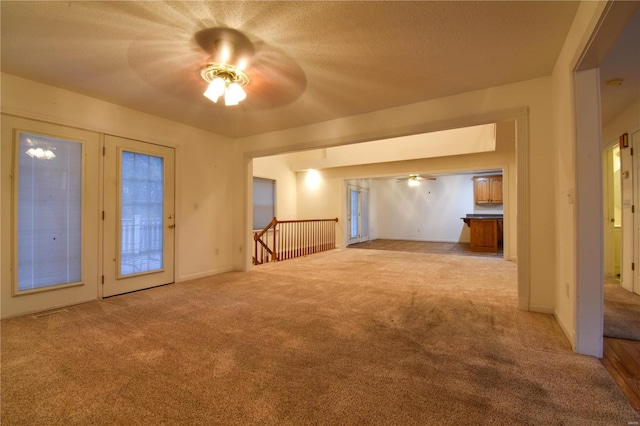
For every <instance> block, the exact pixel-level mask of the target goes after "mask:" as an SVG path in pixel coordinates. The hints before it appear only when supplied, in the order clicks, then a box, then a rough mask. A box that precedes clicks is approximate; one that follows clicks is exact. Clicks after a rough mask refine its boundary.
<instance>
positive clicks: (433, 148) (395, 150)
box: [292, 123, 496, 171]
mask: <svg viewBox="0 0 640 426" xmlns="http://www.w3.org/2000/svg"><path fill="white" fill-rule="evenodd" d="M495 127H496V125H495V124H494V123H490V124H483V125H480V126H470V127H462V128H459V129H449V130H444V131H441V132H432V133H421V134H417V135H409V136H402V137H398V138H390V139H386V140H374V141H371V142H362V143H359V144H355V145H344V146H337V147H331V148H324V149H321V150H314V151H310V152H305V153H304V154H303V155H300V154H296V156H294V162H293V163H292V167H293V170H295V171H302V170H306V169H326V168H331V167H344V166H353V165H356V164H371V163H382V162H387V161H402V160H412V159H414V158H431V157H447V156H451V155H463V154H473V153H477V152H489V151H493V150H494V149H495V147H496V128H495Z"/></svg>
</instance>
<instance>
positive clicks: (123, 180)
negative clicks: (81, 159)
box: [102, 136, 175, 297]
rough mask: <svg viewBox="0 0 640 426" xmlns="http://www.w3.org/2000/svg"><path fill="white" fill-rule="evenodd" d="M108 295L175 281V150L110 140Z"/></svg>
mask: <svg viewBox="0 0 640 426" xmlns="http://www.w3.org/2000/svg"><path fill="white" fill-rule="evenodd" d="M104 146H105V148H104V157H105V158H104V167H105V169H104V170H105V173H104V185H105V189H104V210H103V220H104V227H103V235H104V250H103V265H104V266H103V268H104V269H103V271H104V272H103V273H104V275H103V276H102V280H103V296H104V297H107V296H113V295H117V294H122V293H128V292H131V291H136V290H142V289H146V288H150V287H155V286H159V285H163V284H169V283H172V282H174V251H175V248H174V243H175V237H174V228H175V216H174V215H175V213H174V173H175V171H174V149H173V148H168V147H164V146H158V145H153V144H149V143H144V142H139V141H134V140H130V139H124V138H119V137H115V136H105V145H104Z"/></svg>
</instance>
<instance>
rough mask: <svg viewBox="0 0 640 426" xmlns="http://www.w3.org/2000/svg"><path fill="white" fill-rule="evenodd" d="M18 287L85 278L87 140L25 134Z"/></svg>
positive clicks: (21, 155) (20, 181) (21, 148)
mask: <svg viewBox="0 0 640 426" xmlns="http://www.w3.org/2000/svg"><path fill="white" fill-rule="evenodd" d="M18 150H19V157H18V197H17V198H18V249H17V253H18V291H25V290H33V289H37V288H43V287H50V286H55V285H60V284H69V283H74V282H79V281H81V277H82V269H81V264H82V259H81V251H82V247H81V245H82V244H81V230H82V144H81V143H79V142H72V141H66V140H61V139H55V138H50V137H44V136H38V135H30V134H26V133H21V134H20V138H19V142H18Z"/></svg>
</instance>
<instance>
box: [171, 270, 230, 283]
mask: <svg viewBox="0 0 640 426" xmlns="http://www.w3.org/2000/svg"><path fill="white" fill-rule="evenodd" d="M231 271H233V267H232V266H227V267H224V268H218V269H211V270H209V271H204V272H198V273H195V274H188V275H183V276H180V277H178V278H177V279H176V282H177V283H179V282H183V281H189V280H195V279H196V278H202V277H208V276H211V275H218V274H224V273H225V272H231Z"/></svg>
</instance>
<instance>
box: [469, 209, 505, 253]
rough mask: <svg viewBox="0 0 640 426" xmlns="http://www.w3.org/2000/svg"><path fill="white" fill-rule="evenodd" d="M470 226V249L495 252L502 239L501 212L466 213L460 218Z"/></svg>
mask: <svg viewBox="0 0 640 426" xmlns="http://www.w3.org/2000/svg"><path fill="white" fill-rule="evenodd" d="M460 219H462V220H463V221H464V223H466V224H467V226H468V227H469V228H471V251H476V252H485V253H496V252H497V251H498V244H499V242H500V241H502V232H503V231H502V223H503V215H501V214H468V215H467V216H466V217H462V218H460Z"/></svg>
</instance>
